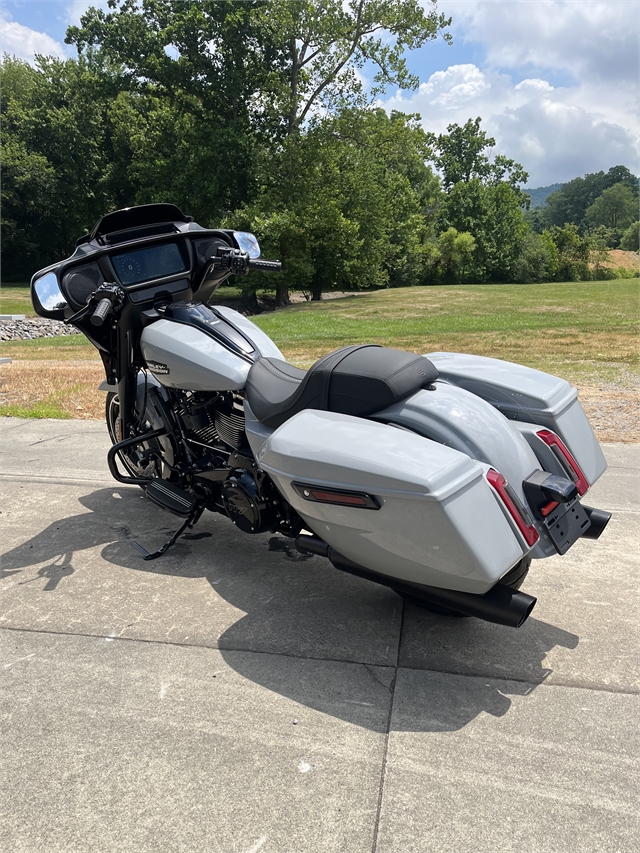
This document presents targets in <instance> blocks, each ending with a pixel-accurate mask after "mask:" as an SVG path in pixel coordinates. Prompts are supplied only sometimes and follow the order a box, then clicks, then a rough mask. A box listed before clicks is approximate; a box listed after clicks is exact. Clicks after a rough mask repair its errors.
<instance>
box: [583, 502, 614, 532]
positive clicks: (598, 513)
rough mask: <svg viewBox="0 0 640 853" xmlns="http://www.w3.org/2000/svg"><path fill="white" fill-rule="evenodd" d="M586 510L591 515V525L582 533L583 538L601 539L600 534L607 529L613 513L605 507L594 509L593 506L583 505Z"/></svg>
mask: <svg viewBox="0 0 640 853" xmlns="http://www.w3.org/2000/svg"><path fill="white" fill-rule="evenodd" d="M582 508H583V509H584V511H585V512H586V513H587V515H588V516H589V521H590V522H591V524H590V526H589V527H588V528H587V529H586V530H585V532H584V533H583V534H582V538H583V539H599V537H600V534H601V533H602V531H603V530H604V529H605V527H606V526H607V524H608V523H609V519H610V518H611V513H610V512H606V511H605V510H603V509H594V507H592V506H583V507H582Z"/></svg>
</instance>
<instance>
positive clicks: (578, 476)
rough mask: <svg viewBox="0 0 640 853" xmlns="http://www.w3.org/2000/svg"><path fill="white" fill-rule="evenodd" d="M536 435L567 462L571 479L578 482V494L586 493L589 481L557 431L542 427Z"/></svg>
mask: <svg viewBox="0 0 640 853" xmlns="http://www.w3.org/2000/svg"><path fill="white" fill-rule="evenodd" d="M536 435H537V436H538V438H539V439H541V440H542V441H544V443H545V444H546V445H547V446H548V447H550V448H551V449H552V450H555V452H556V455H557V456H558V457H559V458H560V459H561V461H562V462H564V463H565V466H566V467H567V469H568V471H569V474H570V475H571V479H572V480H573V482H574V483H575V484H576V488H577V490H578V494H579V495H584V494H585V493H586V492H587V491H588V490H589V483H588V481H587V478H586V477H585V476H584V474H583V473H582V470H581V468H580V466H579V465H578V463H577V462H576V460H575V459H574V458H573V456H572V455H571V453H570V452H569V449H568V448H567V446H566V444H565V443H564V442H563V441H562V439H561V438H560V437H559V436H557V435H556V434H555V432H551V430H548V429H541V430H539V431H538V432H537V433H536Z"/></svg>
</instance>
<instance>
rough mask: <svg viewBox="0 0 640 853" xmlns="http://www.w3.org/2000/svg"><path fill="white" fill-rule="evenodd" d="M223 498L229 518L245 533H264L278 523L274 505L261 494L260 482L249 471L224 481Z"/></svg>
mask: <svg viewBox="0 0 640 853" xmlns="http://www.w3.org/2000/svg"><path fill="white" fill-rule="evenodd" d="M222 500H223V502H224V508H225V509H226V511H227V515H228V516H229V518H230V519H231V520H232V521H233V523H234V524H235V525H236V526H237V527H239V528H240V530H243V531H244V532H245V533H264V532H265V531H266V530H271V529H273V528H274V527H275V525H276V517H275V512H274V509H273V507H272V506H271V505H270V504H269V503H268V502H267V501H266V500H265V499H264V497H263V496H262V495H261V494H260V489H259V488H258V484H257V483H256V481H255V480H254V478H253V477H252V476H251V474H249V473H248V472H247V471H243V472H242V473H239V474H238V475H237V476H236V475H233V476H231V477H228V478H227V479H226V480H225V481H224V483H223V485H222Z"/></svg>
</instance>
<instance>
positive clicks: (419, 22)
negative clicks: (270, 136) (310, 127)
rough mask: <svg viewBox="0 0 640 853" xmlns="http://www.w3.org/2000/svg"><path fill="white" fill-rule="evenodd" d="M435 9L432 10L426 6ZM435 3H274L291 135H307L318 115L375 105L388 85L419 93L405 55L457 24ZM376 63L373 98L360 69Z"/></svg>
mask: <svg viewBox="0 0 640 853" xmlns="http://www.w3.org/2000/svg"><path fill="white" fill-rule="evenodd" d="M425 5H430V6H431V7H432V8H431V11H430V12H428V13H427V12H426V11H425V8H424V6H425ZM435 5H436V3H435V0H428V4H421V3H418V2H416V0H385V2H380V0H348V2H342V0H325V2H322V3H318V2H317V0H288V2H282V3H273V4H269V6H268V7H266V8H265V9H263V10H262V13H261V20H262V21H263V22H264V25H265V27H266V28H267V29H268V30H269V32H270V33H271V38H272V40H273V42H274V43H279V44H282V45H283V47H282V72H281V80H282V84H283V85H282V94H281V101H280V103H276V105H275V106H276V109H278V111H279V112H280V113H281V115H282V116H283V119H284V120H285V123H286V125H285V126H286V133H287V134H293V133H296V132H299V131H300V129H301V127H302V126H303V125H304V123H305V121H307V120H308V119H309V118H310V117H311V116H313V115H314V114H319V113H320V112H323V111H326V110H328V111H329V112H330V113H333V114H335V113H337V112H341V111H343V110H345V109H350V108H353V107H355V106H362V105H363V104H365V103H371V101H372V100H373V99H375V98H376V97H377V96H378V95H379V94H380V93H381V92H382V91H384V90H385V89H386V88H387V87H388V86H390V85H395V86H398V87H399V88H401V89H415V88H417V86H418V83H419V80H418V78H417V77H416V76H415V75H414V74H411V73H410V72H409V70H408V68H407V65H406V62H405V59H404V51H405V49H406V48H409V49H416V48H419V47H422V46H423V45H424V44H425V43H426V42H428V41H431V40H433V39H435V38H436V37H437V36H438V34H439V33H442V34H443V37H444V38H445V40H446V41H448V42H450V41H451V37H450V36H449V34H448V33H446V32H445V31H444V30H445V28H446V27H448V26H449V24H450V23H451V19H447V18H445V17H444V15H438V14H437V12H436V11H435ZM366 63H370V64H371V65H373V66H374V67H375V69H376V72H375V76H374V81H373V82H374V85H373V87H372V89H371V91H370V92H369V93H368V95H366V96H365V92H364V88H363V86H362V81H361V78H360V77H359V75H358V74H357V69H358V68H362V67H363V66H364V65H365V64H366Z"/></svg>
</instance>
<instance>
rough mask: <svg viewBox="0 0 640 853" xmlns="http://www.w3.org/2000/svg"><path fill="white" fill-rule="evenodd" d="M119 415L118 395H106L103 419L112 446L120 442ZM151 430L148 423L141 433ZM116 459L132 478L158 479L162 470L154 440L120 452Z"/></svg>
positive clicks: (158, 448)
mask: <svg viewBox="0 0 640 853" xmlns="http://www.w3.org/2000/svg"><path fill="white" fill-rule="evenodd" d="M119 415H120V401H119V400H118V395H117V394H113V393H109V394H107V402H106V406H105V418H106V421H107V430H108V431H109V438H110V439H111V443H112V444H117V442H119V441H121V440H122V439H121V437H120V435H119V430H118V417H119ZM150 429H152V426H151V424H150V423H148V422H145V423H143V424H142V431H143V432H146V431H147V430H150ZM118 458H119V459H120V461H121V462H122V464H123V465H124V467H125V468H126V470H127V473H128V474H130V475H131V476H132V477H145V478H152V477H160V476H162V475H161V470H162V462H161V448H160V445H159V443H158V441H156V440H155V439H152V440H151V441H145V442H140V444H134V445H133V446H132V447H130V448H127V449H126V450H122V451H121V452H120V453H119V454H118Z"/></svg>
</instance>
